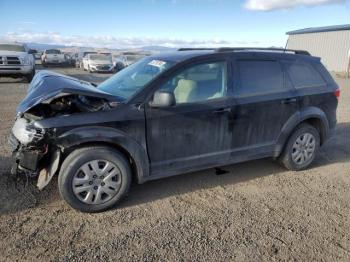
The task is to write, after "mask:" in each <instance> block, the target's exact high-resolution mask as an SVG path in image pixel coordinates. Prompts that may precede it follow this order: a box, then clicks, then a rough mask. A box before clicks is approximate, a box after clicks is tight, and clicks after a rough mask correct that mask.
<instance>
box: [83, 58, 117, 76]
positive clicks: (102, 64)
mask: <svg viewBox="0 0 350 262" xmlns="http://www.w3.org/2000/svg"><path fill="white" fill-rule="evenodd" d="M83 69H84V70H86V71H89V72H90V73H92V72H106V73H111V72H113V71H114V66H113V63H112V56H110V55H103V54H88V55H87V56H85V57H84V58H83Z"/></svg>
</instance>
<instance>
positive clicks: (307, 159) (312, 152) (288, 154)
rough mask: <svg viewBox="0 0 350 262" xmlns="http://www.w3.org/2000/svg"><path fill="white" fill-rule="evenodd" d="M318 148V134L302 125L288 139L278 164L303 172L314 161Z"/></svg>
mask: <svg viewBox="0 0 350 262" xmlns="http://www.w3.org/2000/svg"><path fill="white" fill-rule="evenodd" d="M319 147H320V134H319V132H318V131H317V129H316V128H315V127H313V126H311V125H309V124H302V125H300V126H299V127H297V129H296V130H295V131H294V133H293V134H292V135H291V137H290V138H289V140H288V142H287V144H286V147H285V149H284V152H283V153H282V155H281V156H280V158H279V161H280V163H281V164H282V165H283V166H285V167H286V168H287V169H289V170H295V171H298V170H303V169H306V168H308V167H309V166H310V165H311V163H312V162H313V161H314V159H315V156H316V154H317V152H318V149H319Z"/></svg>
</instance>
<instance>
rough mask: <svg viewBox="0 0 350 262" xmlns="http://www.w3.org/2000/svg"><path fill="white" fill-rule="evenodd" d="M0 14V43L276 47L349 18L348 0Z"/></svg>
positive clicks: (163, 3)
mask: <svg viewBox="0 0 350 262" xmlns="http://www.w3.org/2000/svg"><path fill="white" fill-rule="evenodd" d="M0 13H1V20H0V41H19V42H35V43H48V44H63V45H75V46H91V47H107V48H134V47H142V46H150V45H161V46H167V47H203V46H208V47H212V46H261V47H270V46H276V47H282V46H284V45H285V44H286V40H287V36H286V34H285V33H286V32H287V31H290V30H296V29H301V28H306V27H318V26H328V25H338V24H350V0H231V1H230V0H128V1H123V0H122V1H117V0H115V1H112V0H111V1H109V0H100V1H96V0H95V1H92V0H84V1H79V0H75V1H74V0H70V1H67V0H59V1H58V0H51V1H47V0H45V1H41V0H30V1H25V0H23V1H21V0H0Z"/></svg>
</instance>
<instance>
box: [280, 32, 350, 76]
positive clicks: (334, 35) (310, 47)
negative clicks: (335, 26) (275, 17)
mask: <svg viewBox="0 0 350 262" xmlns="http://www.w3.org/2000/svg"><path fill="white" fill-rule="evenodd" d="M287 48H290V49H303V50H307V51H309V52H310V53H311V54H312V55H314V56H319V57H321V60H322V63H323V64H324V65H325V66H326V67H327V69H328V70H329V71H336V72H345V71H346V70H347V66H348V52H349V49H350V30H344V31H333V32H321V33H309V34H296V35H290V36H289V39H288V43H287Z"/></svg>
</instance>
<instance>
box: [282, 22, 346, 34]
mask: <svg viewBox="0 0 350 262" xmlns="http://www.w3.org/2000/svg"><path fill="white" fill-rule="evenodd" d="M343 30H350V24H347V25H332V26H323V27H309V28H304V29H299V30H294V31H289V32H287V33H286V34H287V35H299V34H309V33H320V32H331V31H343Z"/></svg>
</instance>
